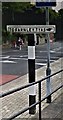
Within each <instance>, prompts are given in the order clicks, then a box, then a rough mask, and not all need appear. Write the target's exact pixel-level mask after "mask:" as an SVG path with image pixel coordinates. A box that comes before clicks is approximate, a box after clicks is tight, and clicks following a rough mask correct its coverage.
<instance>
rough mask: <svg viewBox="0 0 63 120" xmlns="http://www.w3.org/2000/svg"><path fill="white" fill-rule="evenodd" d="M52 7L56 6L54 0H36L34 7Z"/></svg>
mask: <svg viewBox="0 0 63 120" xmlns="http://www.w3.org/2000/svg"><path fill="white" fill-rule="evenodd" d="M43 6H44V7H52V6H56V0H36V7H38V8H39V7H43Z"/></svg>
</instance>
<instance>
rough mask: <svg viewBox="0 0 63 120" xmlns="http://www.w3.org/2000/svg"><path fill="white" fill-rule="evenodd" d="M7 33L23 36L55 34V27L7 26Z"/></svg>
mask: <svg viewBox="0 0 63 120" xmlns="http://www.w3.org/2000/svg"><path fill="white" fill-rule="evenodd" d="M7 31H9V32H13V33H14V32H20V33H23V34H34V33H55V31H56V27H55V25H7Z"/></svg>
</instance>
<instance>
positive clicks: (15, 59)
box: [9, 57, 21, 60]
mask: <svg viewBox="0 0 63 120" xmlns="http://www.w3.org/2000/svg"><path fill="white" fill-rule="evenodd" d="M9 59H12V60H13V59H14V60H20V59H21V58H12V57H11V58H9Z"/></svg>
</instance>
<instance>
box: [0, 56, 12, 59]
mask: <svg viewBox="0 0 63 120" xmlns="http://www.w3.org/2000/svg"><path fill="white" fill-rule="evenodd" d="M9 57H10V56H6V57H3V56H1V57H0V59H8V58H9Z"/></svg>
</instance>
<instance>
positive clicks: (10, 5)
mask: <svg viewBox="0 0 63 120" xmlns="http://www.w3.org/2000/svg"><path fill="white" fill-rule="evenodd" d="M31 7H32V5H31V4H30V2H4V3H3V6H2V8H3V10H4V9H10V10H13V11H20V12H23V11H25V10H27V9H30V8H31Z"/></svg>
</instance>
